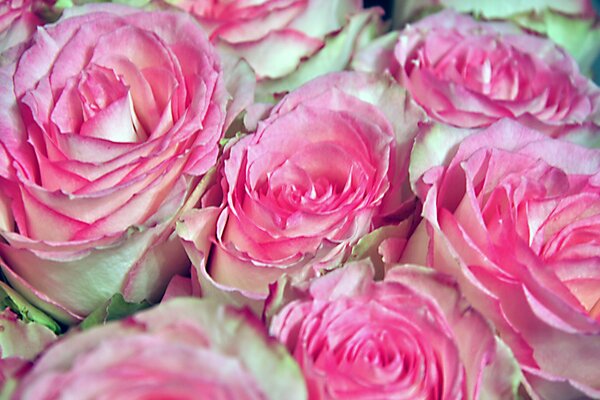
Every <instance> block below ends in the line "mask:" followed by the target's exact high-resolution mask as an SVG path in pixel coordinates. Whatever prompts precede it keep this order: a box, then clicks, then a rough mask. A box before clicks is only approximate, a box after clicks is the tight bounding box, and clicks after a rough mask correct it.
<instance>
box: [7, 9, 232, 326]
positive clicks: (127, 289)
mask: <svg viewBox="0 0 600 400" xmlns="http://www.w3.org/2000/svg"><path fill="white" fill-rule="evenodd" d="M73 10H74V12H76V13H78V14H80V15H78V16H72V17H68V16H67V17H65V18H63V19H61V20H60V21H59V22H58V23H56V24H53V25H49V26H46V27H44V28H39V30H38V32H37V33H36V35H35V36H34V37H33V38H32V40H31V42H30V43H29V45H28V46H27V47H26V48H25V49H24V50H23V51H22V52H21V54H19V57H18V58H17V59H16V60H15V62H14V63H12V64H9V65H8V66H7V67H5V68H3V69H2V70H1V71H0V75H1V79H0V99H1V103H2V104H1V105H2V107H0V113H2V116H1V118H0V132H1V135H0V183H1V184H0V235H1V236H2V238H3V239H4V241H3V243H1V244H0V255H1V257H2V259H3V262H2V263H1V265H2V272H3V273H4V275H5V276H6V278H7V279H8V281H9V282H10V284H11V285H12V286H13V287H14V288H15V289H17V291H19V292H20V293H21V294H23V295H24V296H25V297H26V298H27V299H28V300H29V301H31V302H32V303H33V304H35V305H36V306H38V307H39V308H41V309H43V310H45V311H47V312H48V313H50V314H51V315H52V316H54V317H55V318H58V319H59V320H61V321H62V322H65V323H74V322H76V321H78V320H81V319H82V318H83V317H85V316H86V315H87V314H89V313H90V312H91V311H92V310H94V309H95V308H97V307H98V306H100V305H101V304H103V303H104V302H105V301H106V300H108V299H109V298H110V297H111V296H112V295H113V294H114V293H117V292H121V293H123V294H124V295H125V297H126V298H127V299H129V300H131V301H140V300H143V299H144V298H147V299H149V300H157V299H159V298H160V296H161V295H162V292H163V291H164V289H165V287H166V285H167V283H168V280H169V279H170V278H171V276H172V275H174V274H175V273H177V272H181V271H183V270H184V268H186V266H187V262H188V261H187V258H186V256H185V252H184V251H183V249H182V247H181V245H180V244H179V241H178V240H176V237H174V235H172V233H173V230H174V221H175V219H176V218H177V215H178V213H179V212H180V210H181V208H182V206H183V204H184V202H185V201H186V199H187V198H188V194H189V191H190V190H191V188H192V186H193V185H195V182H196V181H197V180H198V177H200V176H202V175H203V174H204V173H205V172H206V171H207V170H208V169H209V168H211V167H212V166H213V165H214V164H215V162H216V159H217V154H218V152H219V148H218V142H219V140H220V138H221V136H222V132H223V123H224V119H225V104H226V95H227V94H226V92H225V89H224V84H223V81H222V78H221V72H220V67H219V63H218V60H217V56H216V54H215V51H214V49H213V48H212V46H211V45H210V43H209V42H208V40H207V38H206V35H205V34H204V32H203V31H202V29H201V28H200V27H199V26H198V24H197V23H196V22H195V21H194V20H193V19H192V18H191V17H189V16H186V15H184V14H180V13H170V12H138V11H137V10H134V9H129V8H126V7H121V6H117V5H111V4H107V5H102V6H99V7H91V6H90V7H87V8H78V9H73Z"/></svg>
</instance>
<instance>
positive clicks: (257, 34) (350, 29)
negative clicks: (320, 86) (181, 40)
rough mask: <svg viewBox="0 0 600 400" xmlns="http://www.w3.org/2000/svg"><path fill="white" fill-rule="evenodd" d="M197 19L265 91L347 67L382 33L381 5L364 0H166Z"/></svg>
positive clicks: (292, 85)
mask: <svg viewBox="0 0 600 400" xmlns="http://www.w3.org/2000/svg"><path fill="white" fill-rule="evenodd" d="M167 2H168V3H169V4H171V5H174V6H175V7H177V8H180V9H183V10H184V11H186V12H188V13H190V14H191V15H193V16H194V17H196V18H197V19H198V21H199V22H200V23H201V24H202V26H203V27H204V28H205V29H206V30H207V32H208V33H209V34H210V37H211V40H212V41H213V42H214V43H215V44H216V45H217V46H218V47H219V48H220V49H221V50H223V51H225V52H228V53H233V54H235V55H237V56H240V57H242V58H244V59H245V60H246V61H247V62H248V63H249V64H250V66H251V67H252V69H253V70H254V71H255V73H256V77H257V79H258V80H259V89H262V92H266V93H275V92H283V91H287V90H290V89H294V88H296V87H298V86H300V85H301V84H303V83H305V82H308V81H309V80H311V79H313V78H315V77H317V76H319V75H323V74H325V73H327V72H333V71H341V70H343V69H345V68H346V66H347V65H348V63H349V62H350V60H351V58H352V56H353V55H354V52H355V51H356V50H357V49H358V48H359V47H360V46H362V45H363V44H364V43H365V42H367V41H369V40H370V39H371V38H373V37H374V36H375V35H376V34H377V30H378V28H379V24H380V20H379V14H380V10H379V9H370V10H365V9H364V8H363V1H362V0H335V1H323V0H259V1H255V0H253V1H250V0H237V1H224V0H219V1H203V0H167Z"/></svg>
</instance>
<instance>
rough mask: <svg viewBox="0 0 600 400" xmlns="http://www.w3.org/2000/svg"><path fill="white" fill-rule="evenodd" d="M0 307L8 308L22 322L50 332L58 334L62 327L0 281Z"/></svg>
mask: <svg viewBox="0 0 600 400" xmlns="http://www.w3.org/2000/svg"><path fill="white" fill-rule="evenodd" d="M0 307H1V309H2V310H3V309H5V308H7V307H8V308H10V309H11V310H12V311H13V312H14V313H15V314H17V315H18V317H19V319H21V320H22V321H23V322H28V323H29V322H34V323H37V324H40V325H43V326H45V327H47V328H48V329H50V330H51V331H52V332H54V333H56V334H59V333H61V332H62V331H63V327H62V326H61V325H59V324H58V322H56V321H55V320H53V319H52V318H51V317H49V316H48V315H46V314H45V313H44V312H43V311H41V310H40V309H38V308H36V307H35V306H33V305H32V304H31V303H29V302H28V301H27V300H26V299H25V298H24V297H23V296H21V295H20V294H18V293H17V292H16V291H14V289H12V288H11V287H10V286H8V285H7V284H6V283H5V282H1V281H0Z"/></svg>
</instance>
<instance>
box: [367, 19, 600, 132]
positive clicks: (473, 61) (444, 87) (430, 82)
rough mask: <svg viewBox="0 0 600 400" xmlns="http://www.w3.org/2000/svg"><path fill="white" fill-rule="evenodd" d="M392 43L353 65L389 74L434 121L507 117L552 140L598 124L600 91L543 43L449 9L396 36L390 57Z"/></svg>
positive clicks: (480, 122)
mask: <svg viewBox="0 0 600 400" xmlns="http://www.w3.org/2000/svg"><path fill="white" fill-rule="evenodd" d="M393 39H394V37H393V36H388V37H387V38H385V40H386V43H385V45H384V47H385V46H388V48H384V49H381V48H380V49H379V50H375V49H376V48H377V46H375V48H371V49H370V50H369V51H367V50H365V51H366V54H364V55H363V56H362V58H361V62H359V63H358V67H359V68H363V69H388V70H390V71H391V72H392V74H394V76H395V77H396V78H397V79H398V80H399V81H400V82H401V83H402V84H403V85H405V86H406V88H407V90H408V91H409V92H410V94H411V95H412V96H413V98H414V99H415V100H416V102H417V103H419V104H420V105H421V106H422V107H423V108H424V109H425V110H426V111H427V113H428V114H429V115H430V116H431V117H432V118H434V119H436V120H438V121H441V122H444V123H446V124H450V125H454V126H458V127H462V128H472V127H484V126H489V125H490V124H492V123H494V122H495V121H497V120H499V119H501V118H505V117H507V118H514V119H519V120H521V121H522V122H524V123H527V124H529V125H531V126H534V127H536V128H538V129H540V130H544V131H546V132H548V133H549V134H551V135H554V136H560V135H566V134H568V133H573V132H572V131H574V130H577V132H579V130H580V128H587V126H588V125H594V127H593V129H595V130H596V131H597V129H598V128H597V126H598V125H600V119H599V114H598V110H599V109H600V106H599V104H600V90H599V89H598V87H596V86H595V85H594V84H593V83H592V82H591V81H589V80H588V79H587V78H585V77H583V76H582V75H581V74H580V73H579V71H578V69H577V66H576V64H575V62H574V61H573V59H572V58H571V57H570V56H569V55H567V54H566V53H565V52H564V51H563V50H561V49H560V48H558V47H557V46H556V45H555V44H553V43H552V42H551V41H549V40H547V39H544V38H541V37H538V36H534V35H531V34H526V33H524V32H522V31H521V30H519V29H518V28H516V27H514V26H513V25H510V24H502V23H492V22H477V21H475V20H474V19H472V18H471V17H468V16H464V15H460V14H457V13H455V12H452V11H444V12H441V13H438V14H435V15H432V16H429V17H427V18H424V19H423V20H421V21H419V22H417V23H416V24H414V25H411V26H409V27H407V28H406V29H404V30H403V31H401V32H400V35H399V38H398V40H397V42H395V48H394V50H393V54H392V52H391V50H390V49H389V47H391V46H390V45H392V46H393V44H392V43H393ZM373 51H378V52H379V57H373ZM371 60H375V61H376V62H377V63H378V64H377V65H374V64H373V63H372V62H371Z"/></svg>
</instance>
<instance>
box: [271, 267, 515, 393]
mask: <svg viewBox="0 0 600 400" xmlns="http://www.w3.org/2000/svg"><path fill="white" fill-rule="evenodd" d="M271 334H273V335H275V336H276V337H277V338H278V339H279V340H280V341H281V342H283V343H284V344H285V345H286V347H287V348H288V349H289V351H290V352H291V353H292V354H293V355H294V357H295V358H296V360H297V361H298V363H299V364H300V368H302V371H303V372H304V375H305V377H306V381H307V385H308V390H309V399H310V400H319V399H331V400H333V399H348V400H350V399H352V400H355V399H356V400H358V399H364V400H367V399H368V400H374V399H447V400H450V399H479V398H481V399H510V398H513V396H514V392H515V389H516V386H517V384H518V380H519V373H518V368H517V367H516V365H515V364H514V362H513V361H512V357H511V356H510V352H508V351H507V350H506V348H505V347H503V346H502V344H501V343H500V342H497V341H496V339H495V338H494V335H493V333H492V330H491V329H490V327H489V326H488V325H487V323H486V321H485V320H484V319H483V318H482V317H481V316H480V315H479V314H478V313H476V312H475V311H473V310H472V309H471V308H470V307H469V305H468V304H467V303H466V302H465V301H464V299H462V298H461V296H460V294H459V292H458V291H457V289H456V287H455V285H454V284H453V283H452V281H451V279H450V277H447V276H442V275H441V274H437V273H435V272H434V271H432V270H429V269H425V268H422V267H417V266H398V267H396V268H394V269H392V270H391V271H390V272H389V273H388V276H386V279H385V280H384V281H383V282H377V283H376V282H374V281H373V271H372V269H371V268H369V264H367V263H364V262H358V263H353V264H348V265H347V266H345V267H344V268H341V269H338V270H336V271H333V272H331V273H330V274H327V275H326V276H324V277H322V278H319V279H316V280H314V281H313V282H311V284H310V287H309V289H308V290H307V291H306V293H305V295H304V296H300V297H299V298H298V299H296V300H293V301H292V302H290V303H289V304H287V305H286V306H285V307H284V308H283V309H282V310H281V311H280V312H279V313H278V314H277V315H276V316H275V318H274V319H273V321H272V323H271Z"/></svg>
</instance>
